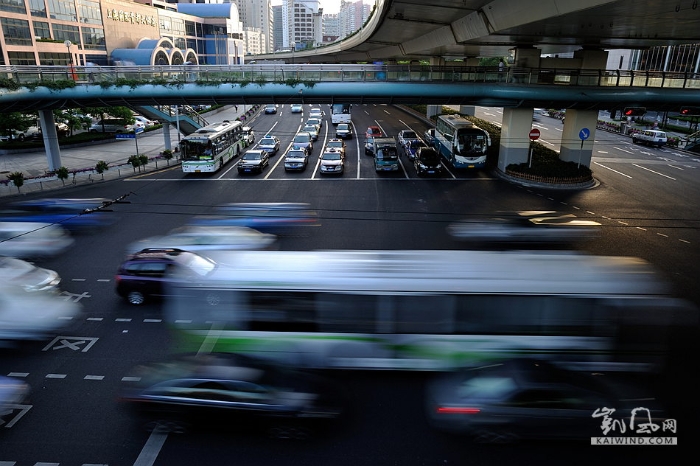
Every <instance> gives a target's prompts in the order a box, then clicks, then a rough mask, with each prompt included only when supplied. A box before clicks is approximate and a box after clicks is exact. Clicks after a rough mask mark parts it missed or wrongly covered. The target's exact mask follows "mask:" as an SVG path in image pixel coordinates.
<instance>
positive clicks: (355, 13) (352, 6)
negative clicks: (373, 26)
mask: <svg viewBox="0 0 700 466" xmlns="http://www.w3.org/2000/svg"><path fill="white" fill-rule="evenodd" d="M370 11H371V5H367V4H365V3H363V1H362V0H357V1H356V2H349V1H346V0H341V2H340V12H339V13H338V29H339V30H338V36H339V37H340V38H341V39H342V38H344V37H347V36H349V35H350V34H352V33H353V32H355V31H357V30H358V29H360V28H361V27H362V25H363V24H364V22H365V21H367V18H369V13H370Z"/></svg>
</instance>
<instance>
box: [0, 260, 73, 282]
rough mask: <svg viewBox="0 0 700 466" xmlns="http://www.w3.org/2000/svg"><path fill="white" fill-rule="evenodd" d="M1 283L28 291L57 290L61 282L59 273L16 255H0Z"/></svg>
mask: <svg viewBox="0 0 700 466" xmlns="http://www.w3.org/2000/svg"><path fill="white" fill-rule="evenodd" d="M0 283H3V284H6V285H11V286H18V287H21V288H23V289H25V290H26V291H56V290H58V285H59V283H61V277H59V276H58V273H57V272H55V271H53V270H49V269H43V268H41V267H37V266H35V265H34V264H32V263H31V262H27V261H23V260H21V259H17V258H15V257H4V256H0Z"/></svg>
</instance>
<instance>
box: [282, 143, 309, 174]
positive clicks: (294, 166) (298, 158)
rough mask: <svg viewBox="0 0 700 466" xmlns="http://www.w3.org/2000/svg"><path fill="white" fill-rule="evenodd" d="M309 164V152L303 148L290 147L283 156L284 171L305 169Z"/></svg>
mask: <svg viewBox="0 0 700 466" xmlns="http://www.w3.org/2000/svg"><path fill="white" fill-rule="evenodd" d="M308 164H309V153H308V152H306V150H304V149H295V148H293V147H292V148H290V149H289V150H288V151H287V154H286V155H285V156H284V169H285V171H290V170H298V171H303V170H306V167H307V166H308Z"/></svg>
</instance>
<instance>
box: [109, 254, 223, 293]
mask: <svg viewBox="0 0 700 466" xmlns="http://www.w3.org/2000/svg"><path fill="white" fill-rule="evenodd" d="M174 267H179V268H180V269H181V271H183V272H185V273H186V274H187V273H189V274H192V275H194V276H199V277H201V276H205V275H207V274H208V273H210V272H211V271H212V270H214V269H215V268H216V263H215V262H214V261H212V260H211V259H208V258H206V257H204V256H200V255H198V254H195V253H193V252H189V251H183V250H180V249H144V250H142V251H139V252H137V253H136V254H131V255H130V256H128V257H127V259H126V260H125V261H124V262H122V264H121V265H120V266H119V269H118V270H117V274H116V276H115V282H116V292H117V294H118V295H119V296H121V297H123V298H125V299H126V300H127V301H129V303H130V304H134V305H140V304H143V303H144V302H146V301H147V300H149V299H153V298H160V297H162V296H163V295H164V293H165V290H166V281H167V280H168V279H169V275H170V272H171V271H172V269H173V268H174Z"/></svg>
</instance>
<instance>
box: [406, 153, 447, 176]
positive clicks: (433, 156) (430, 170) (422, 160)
mask: <svg viewBox="0 0 700 466" xmlns="http://www.w3.org/2000/svg"><path fill="white" fill-rule="evenodd" d="M413 166H414V167H415V169H416V173H418V176H425V175H431V176H440V175H442V171H443V169H444V168H443V166H442V161H441V160H440V153H439V152H438V151H437V150H435V149H433V148H432V147H425V146H423V147H420V148H419V149H418V151H417V153H416V156H415V158H414V159H413Z"/></svg>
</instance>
